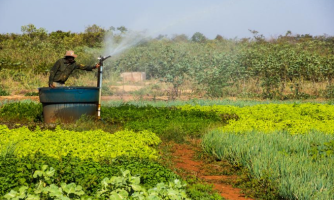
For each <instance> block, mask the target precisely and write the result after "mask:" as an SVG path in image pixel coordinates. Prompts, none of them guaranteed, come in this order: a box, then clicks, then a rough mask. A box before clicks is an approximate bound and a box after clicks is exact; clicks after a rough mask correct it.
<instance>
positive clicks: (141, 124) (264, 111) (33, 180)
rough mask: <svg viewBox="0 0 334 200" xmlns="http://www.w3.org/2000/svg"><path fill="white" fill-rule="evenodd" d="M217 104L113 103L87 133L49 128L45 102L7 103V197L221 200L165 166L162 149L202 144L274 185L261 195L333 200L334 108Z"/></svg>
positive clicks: (3, 111)
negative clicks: (42, 114) (42, 115)
mask: <svg viewBox="0 0 334 200" xmlns="http://www.w3.org/2000/svg"><path fill="white" fill-rule="evenodd" d="M213 102H216V103H217V101H202V105H199V104H196V103H194V102H193V103H192V104H191V102H189V103H188V104H185V102H181V101H179V102H174V103H172V102H170V104H172V106H168V105H167V104H164V105H163V103H162V102H161V103H158V105H160V106H157V105H155V104H157V102H156V103H154V102H142V103H141V104H140V105H135V103H136V102H133V103H131V102H129V103H128V104H117V103H116V102H110V103H106V105H105V106H103V107H102V108H103V109H102V118H103V119H104V122H103V123H101V124H99V123H96V122H95V125H93V126H92V125H91V126H90V127H88V128H86V129H87V130H82V129H80V128H79V127H81V126H80V123H82V122H77V123H76V125H77V127H76V126H71V125H65V124H59V125H58V126H57V127H56V128H51V129H50V127H46V126H44V127H43V122H42V120H43V119H42V118H39V117H37V116H38V114H36V112H35V110H36V107H37V108H39V107H40V104H38V103H32V102H30V103H29V102H26V103H20V102H16V103H15V102H13V103H5V104H3V105H2V107H1V108H0V118H1V119H2V121H5V119H7V121H6V122H7V124H8V125H11V124H10V122H13V123H16V124H15V125H11V126H12V127H13V128H11V129H9V128H7V126H6V125H0V141H1V142H0V151H1V157H0V167H1V181H0V182H1V184H2V185H1V187H0V188H1V191H0V192H1V195H2V196H4V197H5V198H8V199H11V198H14V197H15V198H27V199H30V198H32V199H34V198H35V199H38V198H41V199H45V198H48V197H52V196H53V197H56V196H57V195H58V197H61V196H62V195H63V196H67V197H70V198H71V199H79V198H97V199H101V198H102V199H103V198H110V199H113V198H117V197H129V198H130V197H131V198H134V199H136V198H144V199H146V198H147V199H150V198H153V197H154V198H167V199H169V198H170V199H174V198H178V199H187V198H189V199H202V198H204V197H205V198H206V199H219V198H220V197H219V195H218V196H217V193H212V191H210V189H209V190H205V191H202V192H201V193H200V195H199V194H198V193H196V192H194V191H196V189H194V188H192V187H195V186H193V185H192V183H190V184H188V185H186V180H182V178H181V177H179V176H178V175H176V174H175V173H174V172H173V171H171V170H169V169H168V168H166V166H164V165H162V164H161V163H160V162H159V160H161V159H162V157H161V156H162V155H163V154H161V153H162V152H161V151H162V149H161V148H159V146H161V143H165V142H167V141H176V142H181V143H182V142H185V141H186V140H187V139H186V138H198V139H201V141H202V142H201V146H202V148H203V151H205V152H207V153H208V154H211V155H212V156H213V157H215V158H216V159H218V160H226V161H227V162H229V163H230V164H231V165H232V166H233V167H235V168H238V169H243V170H245V171H246V172H243V173H246V174H247V176H248V178H249V184H251V185H253V186H251V187H259V185H260V186H261V187H265V188H266V190H265V191H262V192H261V193H262V194H260V195H258V196H262V197H261V198H268V199H280V198H283V199H332V197H333V196H334V185H333V180H334V177H333V175H334V171H333V168H332V166H333V164H334V163H333V161H334V160H333V159H334V134H333V133H334V131H333V127H332V126H331V124H333V120H334V115H333V110H334V106H333V105H330V104H317V103H296V102H295V103H286V104H284V103H280V104H278V103H277V102H256V101H251V102H249V101H239V102H234V103H233V102H227V101H220V104H221V105H212V104H213ZM226 102H227V103H226ZM137 103H138V102H137ZM116 104H117V105H116ZM108 105H109V106H108ZM23 108H24V109H23ZM15 109H16V110H15ZM13 110H15V113H14V114H13V112H12V111H13ZM37 110H38V109H37ZM39 112H40V111H39ZM23 114H24V115H23ZM80 120H81V119H80ZM80 120H79V121H80ZM84 120H85V122H84V123H90V122H89V120H92V119H88V118H84ZM20 121H21V122H20ZM19 122H20V123H23V124H27V125H23V126H22V125H20V124H18V123H19ZM78 123H79V124H78ZM32 124H34V126H32ZM102 124H104V125H103V126H104V127H103V126H102ZM106 124H107V125H110V127H114V126H116V127H117V129H115V128H109V129H108V128H107V125H106ZM40 125H41V126H42V129H41V128H40V127H39V126H40ZM15 126H16V127H17V128H15ZM20 126H21V127H20ZM26 126H28V127H30V128H29V129H28V128H27V127H26ZM18 127H20V128H18ZM99 127H100V128H101V127H102V128H104V129H106V130H107V131H102V130H101V129H99ZM81 128H82V127H81ZM76 130H77V131H76ZM78 130H80V131H78ZM108 130H109V131H108ZM160 138H161V139H162V140H161V139H160ZM190 182H191V181H190ZM41 184H42V185H41ZM161 184H164V185H161ZM248 187H250V186H248ZM254 190H255V188H254ZM157 191H159V192H157ZM171 191H173V193H171ZM197 192H198V191H197ZM172 194H173V195H174V196H170V195H172ZM175 195H176V196H175ZM254 197H255V198H256V195H255V196H254Z"/></svg>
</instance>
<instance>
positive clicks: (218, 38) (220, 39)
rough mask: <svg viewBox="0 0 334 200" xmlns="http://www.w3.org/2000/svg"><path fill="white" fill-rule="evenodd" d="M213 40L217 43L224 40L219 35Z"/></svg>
mask: <svg viewBox="0 0 334 200" xmlns="http://www.w3.org/2000/svg"><path fill="white" fill-rule="evenodd" d="M215 40H217V41H223V40H224V38H223V36H221V35H219V34H218V35H217V36H216V38H215Z"/></svg>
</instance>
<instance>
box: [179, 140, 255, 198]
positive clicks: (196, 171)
mask: <svg viewBox="0 0 334 200" xmlns="http://www.w3.org/2000/svg"><path fill="white" fill-rule="evenodd" d="M193 149H194V147H192V146H190V145H186V144H175V145H174V147H173V159H174V160H173V163H174V166H175V168H177V169H182V170H184V171H185V173H187V174H190V175H195V176H196V177H198V178H200V179H202V180H204V181H205V182H207V183H209V184H213V187H214V189H216V190H217V191H218V192H219V193H220V194H221V196H222V197H224V198H225V199H231V200H244V199H248V200H250V199H251V198H247V197H245V195H244V194H242V192H241V189H238V188H234V187H232V186H231V185H230V184H228V183H231V182H233V181H235V180H236V178H237V176H235V175H219V176H216V175H207V174H208V173H207V170H206V169H205V168H204V166H205V165H206V164H205V163H204V162H203V161H197V160H195V159H194V156H195V151H194V150H193ZM206 167H207V166H206ZM209 167H210V168H214V167H215V166H209Z"/></svg>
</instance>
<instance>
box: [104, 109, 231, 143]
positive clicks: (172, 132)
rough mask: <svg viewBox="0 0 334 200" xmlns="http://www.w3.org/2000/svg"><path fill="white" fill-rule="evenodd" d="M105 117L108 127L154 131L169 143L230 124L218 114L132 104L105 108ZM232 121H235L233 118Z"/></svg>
mask: <svg viewBox="0 0 334 200" xmlns="http://www.w3.org/2000/svg"><path fill="white" fill-rule="evenodd" d="M101 113H102V117H103V119H104V120H105V121H106V122H108V123H119V124H122V125H123V126H124V127H125V128H128V129H131V130H134V131H143V130H150V131H154V132H155V133H156V134H158V135H159V136H161V137H163V138H165V139H171V140H176V141H182V140H183V137H184V136H186V135H188V136H192V137H198V136H200V135H201V134H202V132H203V131H205V130H206V129H207V128H208V127H209V126H211V125H214V124H221V123H223V122H224V121H226V120H227V119H223V118H221V116H219V115H217V114H216V113H215V112H202V111H200V110H191V111H182V110H180V109H177V108H175V107H171V108H167V107H161V108H159V107H153V106H142V107H139V106H134V105H128V104H124V105H120V106H117V107H102V110H101ZM228 117H231V118H233V116H228ZM228 117H227V118H228Z"/></svg>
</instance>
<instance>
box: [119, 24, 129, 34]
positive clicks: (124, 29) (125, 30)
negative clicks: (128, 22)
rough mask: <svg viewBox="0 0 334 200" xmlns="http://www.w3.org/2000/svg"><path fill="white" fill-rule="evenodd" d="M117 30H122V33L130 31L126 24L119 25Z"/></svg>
mask: <svg viewBox="0 0 334 200" xmlns="http://www.w3.org/2000/svg"><path fill="white" fill-rule="evenodd" d="M117 30H119V31H120V32H121V34H123V33H125V32H127V31H128V29H127V28H125V26H120V27H117Z"/></svg>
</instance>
